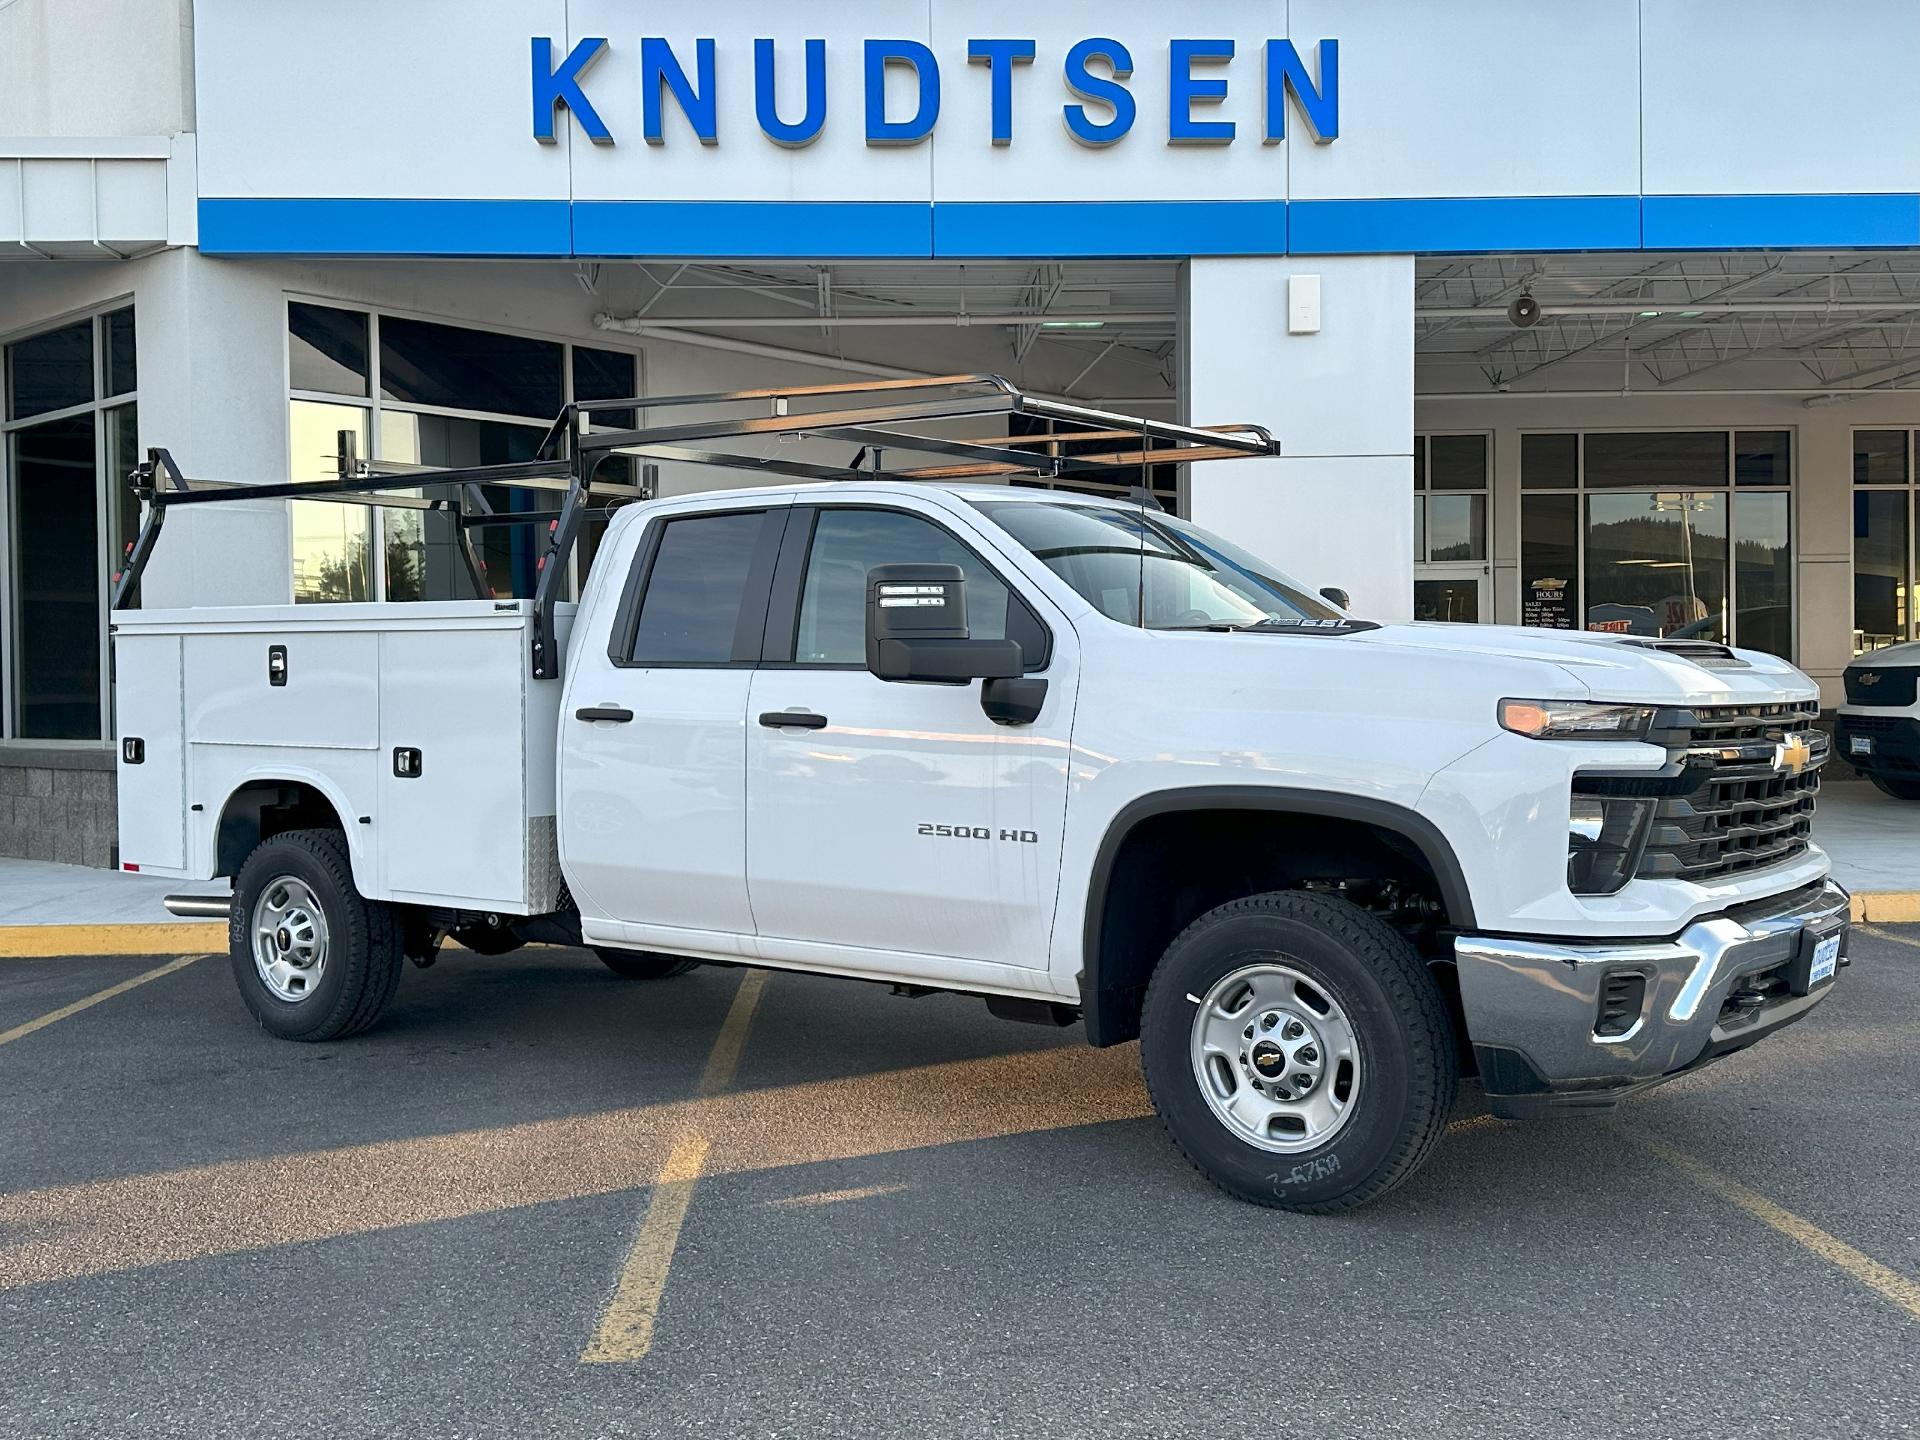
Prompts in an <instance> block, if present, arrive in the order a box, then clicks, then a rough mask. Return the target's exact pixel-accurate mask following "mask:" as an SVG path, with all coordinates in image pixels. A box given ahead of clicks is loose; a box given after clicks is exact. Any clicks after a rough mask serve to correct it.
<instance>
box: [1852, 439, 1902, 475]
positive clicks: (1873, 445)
mask: <svg viewBox="0 0 1920 1440" xmlns="http://www.w3.org/2000/svg"><path fill="white" fill-rule="evenodd" d="M1853 483H1854V484H1856V485H1904V484H1906V483H1907V432H1906V431H1904V430H1856V431H1854V432H1853Z"/></svg>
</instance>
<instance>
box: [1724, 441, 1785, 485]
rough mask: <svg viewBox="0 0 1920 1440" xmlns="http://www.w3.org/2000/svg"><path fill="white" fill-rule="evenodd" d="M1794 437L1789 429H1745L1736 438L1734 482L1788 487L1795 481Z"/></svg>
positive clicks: (1734, 443) (1734, 442)
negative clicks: (1787, 485)
mask: <svg viewBox="0 0 1920 1440" xmlns="http://www.w3.org/2000/svg"><path fill="white" fill-rule="evenodd" d="M1792 456H1793V435H1792V434H1791V433H1790V432H1789V431H1786V430H1743V431H1741V432H1740V433H1739V434H1738V435H1735V436H1734V437H1733V483H1734V484H1736V485H1786V484H1789V483H1791V482H1792V480H1793V461H1792Z"/></svg>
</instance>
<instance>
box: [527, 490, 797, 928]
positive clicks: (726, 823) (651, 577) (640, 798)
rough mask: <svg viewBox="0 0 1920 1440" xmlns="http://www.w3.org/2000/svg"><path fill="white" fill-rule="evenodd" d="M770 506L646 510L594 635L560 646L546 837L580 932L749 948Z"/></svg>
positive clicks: (773, 516)
mask: <svg viewBox="0 0 1920 1440" xmlns="http://www.w3.org/2000/svg"><path fill="white" fill-rule="evenodd" d="M785 517H786V510H785V508H784V507H783V506H782V507H771V508H769V507H761V508H755V509H743V510H738V511H725V512H709V513H688V514H683V515H678V516H676V515H674V514H672V513H671V512H668V513H667V514H665V515H664V516H659V517H656V518H654V519H652V520H650V521H649V522H648V524H647V526H646V529H645V531H644V532H643V533H642V534H641V536H640V538H639V543H638V546H637V548H636V549H635V550H634V551H633V552H632V554H633V557H634V558H633V560H632V561H631V570H630V572H629V575H628V576H627V577H626V579H625V581H624V583H623V584H622V585H621V586H620V587H619V588H620V589H621V591H622V596H621V599H620V601H619V605H620V609H619V613H618V615H617V616H616V618H615V620H614V621H613V624H612V627H611V636H610V639H609V641H608V644H607V646H606V648H605V649H604V650H597V649H596V650H587V649H582V650H581V652H580V653H579V654H577V655H576V656H574V657H573V660H572V663H571V665H570V666H569V675H570V677H571V678H570V679H569V682H568V688H567V696H566V700H565V701H564V707H563V709H562V711H561V716H560V726H561V743H560V755H561V766H560V845H561V855H562V857H563V859H564V861H565V863H566V868H567V876H568V880H569V883H570V884H571V886H572V889H573V893H574V898H575V899H576V901H577V902H578V903H579V906H580V913H581V918H582V923H583V924H584V925H585V927H586V928H587V930H588V932H589V938H598V939H602V940H624V941H628V942H632V943H635V944H646V943H653V944H657V945H661V946H663V947H668V948H671V947H673V946H676V945H678V946H684V947H687V948H691V949H695V950H700V949H709V950H714V951H717V952H719V953H724V954H736V953H745V952H746V950H747V949H748V947H749V946H750V939H749V938H748V937H751V935H752V934H753V915H752V912H751V911H750V909H749V908H748V905H747V870H746V831H745V827H744V825H743V824H742V821H741V815H742V813H743V811H744V810H745V809H746V803H747V799H746V742H745V738H744V736H745V729H746V716H747V691H748V688H749V686H750V684H751V682H752V678H753V665H754V662H755V660H756V659H757V658H758V656H759V650H760V645H761V631H762V630H763V628H764V626H765V623H766V614H767V590H768V584H769V581H770V579H771V576H772V573H773V562H774V558H775V556H776V555H777V554H778V552H779V542H780V531H781V528H782V526H783V525H784V523H785ZM604 563H617V558H616V557H615V556H607V557H606V558H605V562H604ZM608 582H609V587H610V588H612V577H608ZM601 603H603V604H605V603H613V596H612V595H610V594H609V595H607V596H604V597H602V600H601ZM583 618H584V617H583ZM592 628H593V629H594V630H595V632H596V633H598V631H599V627H598V626H597V625H596V626H594V627H592ZM585 633H586V627H582V628H579V629H576V630H575V631H574V634H575V636H576V637H580V636H583V635H584V634H585Z"/></svg>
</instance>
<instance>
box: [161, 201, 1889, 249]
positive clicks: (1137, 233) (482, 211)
mask: <svg viewBox="0 0 1920 1440" xmlns="http://www.w3.org/2000/svg"><path fill="white" fill-rule="evenodd" d="M199 246H200V249H201V250H202V251H204V252H205V253H207V254H210V255H367V256H371V255H382V256H436V255H437V256H491V257H499V258H566V257H571V256H580V257H583V258H609V257H622V256H647V257H655V258H662V259H671V258H697V259H786V258H792V259H803V258H805V259H814V258H817V259H892V258H900V259H930V258H950V259H988V258H995V257H1007V258H1024V257H1036V256H1037V257H1045V258H1052V259H1070V258H1076V257H1085V258H1095V257H1108V258H1127V257H1143V256H1169V257H1179V256H1191V255H1284V254H1294V255H1392V254H1415V255H1443V254H1474V253H1482V252H1499V251H1570V250H1738V249H1751V248H1767V249H1816V250H1825V249H1851V248H1876V247H1890V246H1920V195H1915V194H1889V195H1721V196H1700V195H1649V196H1645V197H1641V196H1637V195H1564V196H1509V197H1465V198H1427V199H1397V200H1295V201H1292V202H1290V203H1289V202H1287V201H1282V200H1095V201H942V202H938V203H934V204H925V203H919V202H911V201H907V202H866V201H784V202H783V201H749V200H690V201H622V200H582V201H575V202H571V203H569V202H568V201H565V200H395V199H326V200H319V199H279V198H252V197H209V198H205V199H202V200H201V201H200V240H199Z"/></svg>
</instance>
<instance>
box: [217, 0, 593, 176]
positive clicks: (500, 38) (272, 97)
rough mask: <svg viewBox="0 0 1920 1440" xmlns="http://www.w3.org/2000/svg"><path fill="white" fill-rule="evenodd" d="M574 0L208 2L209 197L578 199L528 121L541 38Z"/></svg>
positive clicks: (557, 33)
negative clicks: (533, 54) (532, 58)
mask: <svg viewBox="0 0 1920 1440" xmlns="http://www.w3.org/2000/svg"><path fill="white" fill-rule="evenodd" d="M566 11H567V7H566V4H565V3H564V0H461V3H460V4H458V5H444V4H438V5H436V4H407V5H394V4H382V3H378V0H331V3H329V4H325V5H261V4H258V3H254V0H198V3H197V5H196V18H197V21H198V23H197V25H196V27H195V31H194V34H195V37H196V50H195V73H196V83H197V88H198V91H199V117H200V125H201V135H202V143H201V153H200V193H201V194H202V195H211V196H245V197H260V196H281V197H326V196H349V197H361V196H370V197H384V198H396V199H430V198H460V199H555V200H560V199H565V198H566V195H567V157H566V147H565V144H564V142H563V143H561V144H558V145H553V146H548V145H541V144H537V143H536V142H535V141H534V140H533V138H532V133H531V126H530V123H529V119H528V116H529V95H530V88H529V79H528V76H529V68H528V55H529V53H530V52H529V44H530V37H531V36H534V35H549V36H552V37H554V39H555V42H556V49H559V48H562V45H561V37H563V36H565V34H566V33H567V14H566Z"/></svg>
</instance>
